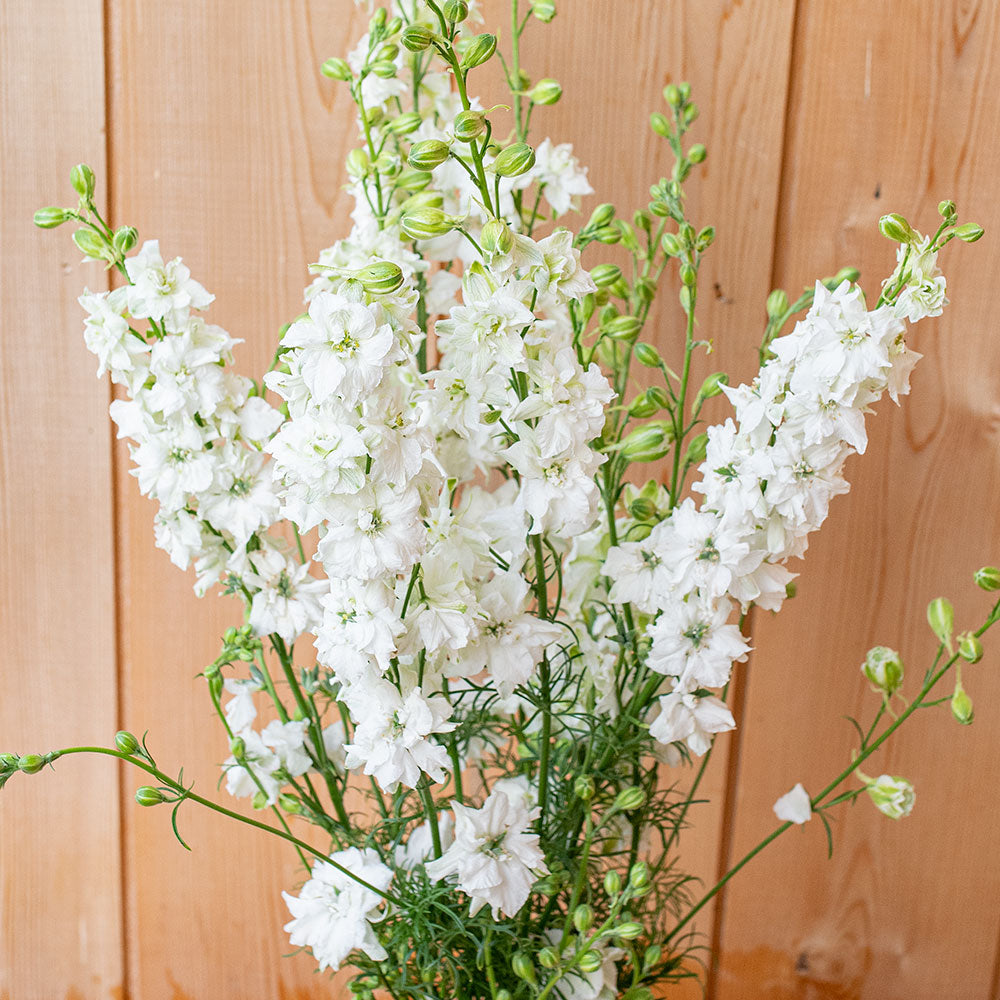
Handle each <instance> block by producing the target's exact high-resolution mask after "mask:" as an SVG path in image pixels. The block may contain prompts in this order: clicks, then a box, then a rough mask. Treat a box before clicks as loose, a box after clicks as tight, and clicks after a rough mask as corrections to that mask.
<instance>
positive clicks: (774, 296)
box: [766, 288, 788, 319]
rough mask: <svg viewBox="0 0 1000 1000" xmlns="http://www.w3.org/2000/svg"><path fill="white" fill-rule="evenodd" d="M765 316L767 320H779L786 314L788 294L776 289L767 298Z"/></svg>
mask: <svg viewBox="0 0 1000 1000" xmlns="http://www.w3.org/2000/svg"><path fill="white" fill-rule="evenodd" d="M766 308H767V315H768V318H769V319H779V318H780V317H782V316H784V315H785V313H786V312H788V293H787V292H786V291H785V290H784V289H782V288H776V289H775V290H774V291H773V292H771V294H770V295H768V297H767V304H766Z"/></svg>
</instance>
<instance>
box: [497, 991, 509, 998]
mask: <svg viewBox="0 0 1000 1000" xmlns="http://www.w3.org/2000/svg"><path fill="white" fill-rule="evenodd" d="M496 1000H511V995H510V990H497V993H496Z"/></svg>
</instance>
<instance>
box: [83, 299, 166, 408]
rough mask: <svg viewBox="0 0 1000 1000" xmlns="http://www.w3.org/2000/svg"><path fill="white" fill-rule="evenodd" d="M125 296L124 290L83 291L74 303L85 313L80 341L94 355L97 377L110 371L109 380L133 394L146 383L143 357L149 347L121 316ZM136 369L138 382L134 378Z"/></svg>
mask: <svg viewBox="0 0 1000 1000" xmlns="http://www.w3.org/2000/svg"><path fill="white" fill-rule="evenodd" d="M126 294H127V291H126V289H125V288H124V287H123V288H116V289H114V291H111V292H97V293H93V292H90V291H86V292H84V293H83V295H81V296H80V298H79V299H77V301H78V302H79V303H80V305H81V306H83V308H84V309H86V310H87V318H86V320H84V323H85V325H84V330H83V339H84V341H85V343H86V344H87V349H88V350H89V351H91V353H93V354H96V355H97V361H98V366H97V374H98V377H100V376H101V375H103V374H104V373H105V372H111V379H112V381H114V382H118V383H119V384H122V385H126V386H128V387H129V388H130V389H131V390H133V391H134V390H136V389H138V388H139V385H141V384H142V382H144V381H145V370H146V361H145V360H144V359H143V358H142V355H144V354H148V353H149V344H148V343H146V341H145V340H144V339H143V338H142V337H137V336H135V334H133V333H132V331H131V330H130V329H129V324H128V320H126V319H125V317H124V315H122V314H123V312H124V310H125V304H126V303H125V299H126ZM137 369H138V370H139V375H140V378H139V380H138V382H136V379H135V377H134V376H135V373H136V370H137Z"/></svg>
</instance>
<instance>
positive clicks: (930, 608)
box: [927, 597, 955, 649]
mask: <svg viewBox="0 0 1000 1000" xmlns="http://www.w3.org/2000/svg"><path fill="white" fill-rule="evenodd" d="M927 622H928V624H929V625H930V627H931V631H932V632H933V633H934V634H935V635H936V636H937V637H938V639H939V640H940V642H941V643H942V644H943V645H945V646H947V647H948V648H949V649H950V648H951V633H952V629H953V628H954V625H955V609H954V608H953V607H952V606H951V601H949V600H948V598H947V597H935V598H934V600H933V601H931V602H930V604H928V605H927Z"/></svg>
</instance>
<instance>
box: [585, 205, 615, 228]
mask: <svg viewBox="0 0 1000 1000" xmlns="http://www.w3.org/2000/svg"><path fill="white" fill-rule="evenodd" d="M614 217H615V206H614V205H610V204H608V203H607V202H605V203H604V204H603V205H598V206H597V208H595V209H594V211H593V212H592V213H591V216H590V219H589V221H588V222H587V225H586V226H585V227H584V228H585V229H601V228H602V227H603V226H606V225H607V224H608V223H609V222H610V221H611V220H612V219H613V218H614Z"/></svg>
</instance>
